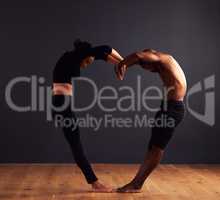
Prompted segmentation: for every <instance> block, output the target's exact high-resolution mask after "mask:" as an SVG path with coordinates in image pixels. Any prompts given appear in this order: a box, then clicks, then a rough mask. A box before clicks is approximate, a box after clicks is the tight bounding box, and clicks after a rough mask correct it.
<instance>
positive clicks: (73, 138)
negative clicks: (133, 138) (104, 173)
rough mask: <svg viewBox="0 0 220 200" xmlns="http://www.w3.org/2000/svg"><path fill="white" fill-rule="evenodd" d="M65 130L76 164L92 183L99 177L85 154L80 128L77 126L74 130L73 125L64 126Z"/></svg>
mask: <svg viewBox="0 0 220 200" xmlns="http://www.w3.org/2000/svg"><path fill="white" fill-rule="evenodd" d="M63 132H64V136H65V138H66V140H67V142H68V144H69V145H70V148H71V151H72V154H73V156H74V159H75V161H76V164H77V165H78V166H79V168H80V169H81V170H82V172H83V174H84V176H85V178H86V180H87V182H88V183H89V184H91V183H93V182H95V181H97V180H98V179H97V177H96V175H95V173H94V172H93V170H92V167H91V165H90V164H89V162H88V160H87V158H86V156H85V154H84V151H83V147H82V144H81V140H80V132H79V128H78V127H77V128H76V129H75V130H72V127H68V128H66V127H64V128H63Z"/></svg>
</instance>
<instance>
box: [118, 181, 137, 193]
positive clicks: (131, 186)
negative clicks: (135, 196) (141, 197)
mask: <svg viewBox="0 0 220 200" xmlns="http://www.w3.org/2000/svg"><path fill="white" fill-rule="evenodd" d="M116 192H119V193H140V192H141V187H137V186H135V185H134V184H132V183H128V184H126V185H124V186H123V187H120V188H118V189H117V190H116Z"/></svg>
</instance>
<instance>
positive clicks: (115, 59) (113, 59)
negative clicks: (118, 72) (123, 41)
mask: <svg viewBox="0 0 220 200" xmlns="http://www.w3.org/2000/svg"><path fill="white" fill-rule="evenodd" d="M122 60H123V57H122V56H121V55H120V54H119V53H118V52H117V51H116V50H115V49H112V52H111V54H109V55H108V56H107V62H109V63H111V64H114V65H116V64H119V63H120V62H121V61H122Z"/></svg>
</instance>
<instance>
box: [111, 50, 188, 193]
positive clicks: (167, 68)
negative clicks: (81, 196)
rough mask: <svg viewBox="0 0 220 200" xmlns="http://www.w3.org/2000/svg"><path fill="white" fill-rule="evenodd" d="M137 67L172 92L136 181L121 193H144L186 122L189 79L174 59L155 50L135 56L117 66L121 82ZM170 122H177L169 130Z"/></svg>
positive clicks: (161, 109)
mask: <svg viewBox="0 0 220 200" xmlns="http://www.w3.org/2000/svg"><path fill="white" fill-rule="evenodd" d="M135 64H138V65H140V66H141V67H142V68H143V69H145V70H148V71H151V72H156V73H158V74H159V76H160V78H161V80H162V81H163V84H164V86H165V87H166V90H167V91H168V93H167V96H166V98H165V99H164V100H163V101H162V103H161V108H160V110H159V111H158V112H157V113H156V116H155V121H156V120H157V119H162V120H164V123H163V124H164V125H163V126H156V125H154V126H153V128H152V134H151V139H150V142H149V147H148V151H147V153H146V156H145V159H144V162H143V163H142V165H141V166H140V168H139V170H138V172H137V174H136V176H135V177H134V178H133V180H131V182H129V183H128V184H126V185H125V186H123V187H120V188H118V189H117V192H140V190H141V188H142V186H143V184H144V182H145V180H146V179H147V177H148V176H149V175H150V173H151V172H152V171H153V170H154V169H155V168H156V167H157V165H158V164H159V162H160V160H161V158H162V156H163V152H164V149H165V147H166V146H167V144H168V142H169V141H170V139H171V138H172V135H173V133H174V129H175V127H176V126H177V125H178V124H179V123H180V122H181V121H182V119H183V117H184V111H185V109H184V103H183V99H184V96H185V94H186V88H187V86H186V78H185V75H184V72H183V70H182V69H181V67H180V65H179V64H178V63H177V61H176V60H175V59H174V58H173V57H172V56H171V55H168V54H166V53H161V52H157V51H154V50H151V49H146V50H143V51H140V52H137V53H133V54H131V55H129V56H127V57H126V58H125V59H124V60H123V61H121V62H120V63H119V64H118V65H117V66H116V68H115V69H116V74H117V77H118V79H120V80H122V79H123V78H124V75H125V72H126V70H127V69H128V68H129V67H131V66H132V65H135ZM167 120H173V122H174V123H173V125H172V126H168V125H167V124H168V123H166V122H167Z"/></svg>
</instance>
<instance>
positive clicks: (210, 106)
mask: <svg viewBox="0 0 220 200" xmlns="http://www.w3.org/2000/svg"><path fill="white" fill-rule="evenodd" d="M203 86H204V87H203ZM203 88H204V89H203ZM214 89H215V75H211V76H209V77H206V78H204V80H203V81H199V82H198V83H196V84H194V85H193V86H192V87H191V88H190V89H189V90H188V92H187V95H186V105H187V109H188V111H189V112H190V113H191V114H192V115H193V116H194V117H195V118H196V119H198V120H200V121H201V122H204V123H205V124H208V125H210V126H214V125H215V91H214ZM198 92H202V93H203V94H204V97H205V105H204V111H205V112H204V113H203V114H202V113H198V112H196V111H195V110H193V109H192V108H191V107H190V105H189V99H190V98H191V97H192V96H193V95H194V94H197V93H198Z"/></svg>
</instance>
